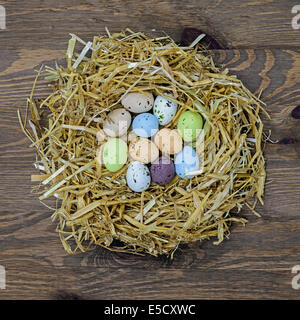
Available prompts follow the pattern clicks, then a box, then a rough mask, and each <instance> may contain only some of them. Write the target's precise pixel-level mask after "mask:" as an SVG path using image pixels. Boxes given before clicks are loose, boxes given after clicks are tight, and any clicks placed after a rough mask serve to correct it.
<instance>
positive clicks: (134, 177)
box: [126, 161, 151, 192]
mask: <svg viewBox="0 0 300 320" xmlns="http://www.w3.org/2000/svg"><path fill="white" fill-rule="evenodd" d="M126 181H127V185H128V187H129V188H130V189H131V190H132V191H134V192H142V191H144V190H146V189H148V188H149V186H150V183H151V177H150V171H149V169H148V167H147V166H146V165H145V164H143V163H141V162H139V161H134V162H131V163H130V165H129V166H128V169H127V172H126Z"/></svg>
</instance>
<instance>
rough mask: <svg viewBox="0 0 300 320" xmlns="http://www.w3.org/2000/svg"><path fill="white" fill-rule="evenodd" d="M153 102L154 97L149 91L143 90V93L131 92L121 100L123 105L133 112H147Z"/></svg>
mask: <svg viewBox="0 0 300 320" xmlns="http://www.w3.org/2000/svg"><path fill="white" fill-rule="evenodd" d="M153 102H154V98H153V95H152V93H150V92H145V94H143V93H140V92H131V93H128V94H127V95H126V96H125V97H123V98H122V100H121V103H122V105H123V107H124V108H125V109H127V110H128V111H130V112H133V113H142V112H148V111H149V110H151V109H152V107H153Z"/></svg>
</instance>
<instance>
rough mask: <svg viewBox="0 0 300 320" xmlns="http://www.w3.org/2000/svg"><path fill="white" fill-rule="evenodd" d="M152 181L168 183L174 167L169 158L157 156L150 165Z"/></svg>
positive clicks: (162, 184)
mask: <svg viewBox="0 0 300 320" xmlns="http://www.w3.org/2000/svg"><path fill="white" fill-rule="evenodd" d="M150 173H151V178H152V181H153V182H155V183H157V184H159V185H160V186H165V185H166V184H168V183H170V182H171V181H172V180H173V178H174V176H175V167H174V163H173V161H172V160H171V159H169V158H166V157H159V158H158V160H155V161H154V162H153V163H152V164H151V167H150Z"/></svg>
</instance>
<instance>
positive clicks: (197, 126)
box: [177, 111, 203, 142]
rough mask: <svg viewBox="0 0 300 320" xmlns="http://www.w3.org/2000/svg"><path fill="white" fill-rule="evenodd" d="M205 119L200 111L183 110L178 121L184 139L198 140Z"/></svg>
mask: <svg viewBox="0 0 300 320" xmlns="http://www.w3.org/2000/svg"><path fill="white" fill-rule="evenodd" d="M202 125H203V120H202V117H201V115H200V114H199V113H197V112H193V111H185V112H183V113H182V114H181V115H180V117H179V119H178V123H177V127H178V131H179V133H180V135H181V137H182V139H183V140H184V141H187V142H191V141H194V140H196V138H197V136H198V135H199V134H200V130H201V129H202Z"/></svg>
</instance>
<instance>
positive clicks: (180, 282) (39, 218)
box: [0, 49, 300, 299]
mask: <svg viewBox="0 0 300 320" xmlns="http://www.w3.org/2000/svg"><path fill="white" fill-rule="evenodd" d="M44 53H45V51H43V49H36V50H32V51H31V50H29V49H26V50H25V49H20V50H12V51H11V50H7V49H5V50H2V49H1V50H0V57H1V61H3V63H1V67H0V70H1V72H0V87H1V91H0V106H1V118H0V179H1V184H0V194H1V197H0V208H1V214H0V247H1V253H0V265H3V266H5V267H6V268H7V290H5V291H0V299H2V298H3V299H16V298H26V299H29V298H38V297H40V298H43V299H46V298H54V297H57V296H58V297H60V298H63V297H64V291H66V293H67V294H74V295H75V296H76V295H79V296H80V297H82V298H98V299H114V298H115V299H117V298H122V299H123V298H136V299H138V298H144V299H146V298H149V299H152V298H153V299H158V298H177V299H181V298H198V299H199V298H297V297H299V295H298V293H299V292H297V291H296V290H293V289H292V288H291V279H292V274H291V268H292V267H293V266H294V265H296V264H299V263H300V256H299V250H298V244H299V242H300V232H299V231H300V216H299V207H300V173H299V172H300V170H299V169H300V161H299V159H300V148H299V141H300V132H299V130H298V128H299V120H295V119H292V117H291V115H290V112H291V111H292V109H293V108H294V107H295V106H296V105H297V101H299V93H300V91H299V84H298V82H297V81H298V80H297V74H299V71H300V70H299V68H300V55H299V51H298V50H278V49H272V50H269V49H267V50H248V49H247V50H224V51H214V55H215V61H216V63H217V64H220V65H221V64H222V65H224V66H225V67H228V68H229V70H230V72H231V73H234V74H237V75H238V77H239V78H240V79H241V80H242V81H243V82H244V84H245V85H246V86H247V87H249V88H250V89H251V90H252V91H254V92H259V91H260V90H261V89H264V91H263V94H262V97H263V99H264V101H266V102H267V104H268V110H269V112H270V114H271V116H272V119H271V120H265V127H266V129H271V130H272V136H271V138H272V139H273V140H280V141H281V140H283V139H285V138H289V139H294V141H295V143H292V144H285V143H280V144H272V143H268V144H267V145H266V148H265V155H266V159H267V175H268V179H267V185H266V196H265V206H264V207H263V208H261V207H260V208H259V211H260V212H261V214H262V218H260V219H258V218H256V217H255V216H253V215H251V214H250V213H249V212H248V211H247V210H244V211H243V212H242V215H243V216H245V217H247V218H248V219H249V223H248V224H247V225H246V227H245V228H244V227H242V226H239V225H234V226H233V229H232V234H231V237H230V239H229V240H225V241H224V242H223V243H222V244H221V245H219V246H215V245H213V244H212V241H205V242H203V243H198V242H197V243H194V244H191V245H189V246H181V247H180V248H179V250H177V251H176V253H175V256H174V260H170V259H168V258H166V257H160V258H154V257H151V256H146V257H137V256H133V255H127V254H120V253H113V252H109V251H107V250H104V249H102V248H97V249H95V250H93V251H90V252H88V253H86V254H76V255H72V256H68V255H66V253H65V252H64V250H63V248H62V246H61V244H60V241H59V239H58V236H57V234H56V233H55V225H53V224H52V223H51V221H50V214H51V211H50V210H49V209H47V208H46V207H44V206H43V205H42V204H41V203H40V202H39V201H38V200H37V195H35V194H32V193H31V187H32V185H34V184H33V183H31V182H30V175H31V174H34V173H36V171H35V169H34V168H33V166H32V163H33V161H34V150H32V149H29V148H28V145H29V143H28V141H27V140H26V138H24V136H23V133H22V131H21V129H20V128H19V125H18V121H17V117H16V109H17V108H20V109H21V110H22V111H23V112H24V109H25V101H26V97H27V96H28V95H29V93H30V90H31V85H32V82H33V79H34V76H35V74H34V72H33V70H32V69H33V68H36V69H37V68H38V67H39V65H40V64H41V63H44V64H51V63H52V64H53V59H59V58H60V57H61V56H62V55H63V51H62V50H51V51H49V52H48V55H47V56H46V57H45V56H44ZM50 91H51V88H49V87H47V82H46V81H41V82H39V84H38V86H37V96H39V97H43V96H45V95H46V94H47V93H49V92H50ZM47 204H48V205H51V206H55V201H52V200H50V201H47ZM49 283H50V284H49Z"/></svg>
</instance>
